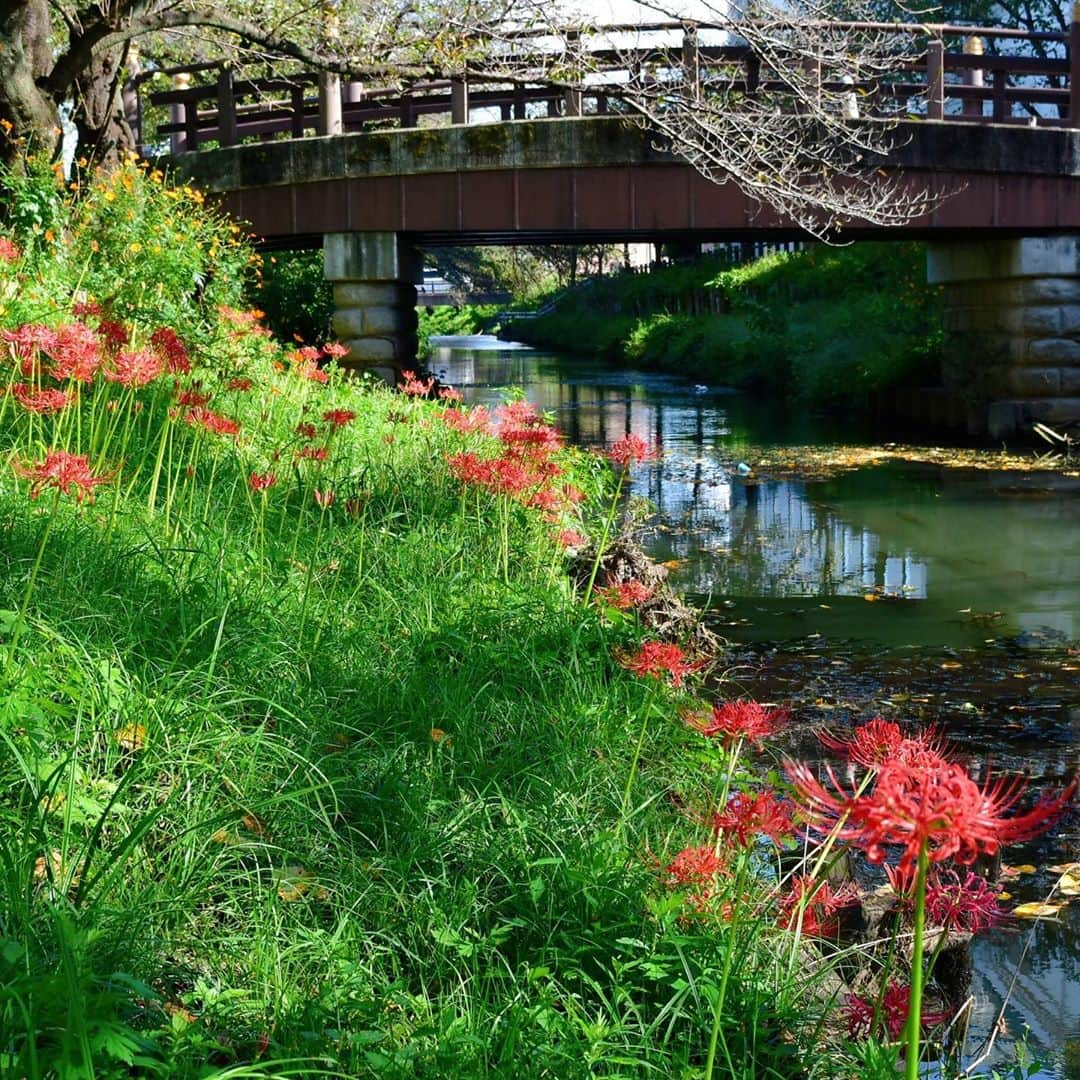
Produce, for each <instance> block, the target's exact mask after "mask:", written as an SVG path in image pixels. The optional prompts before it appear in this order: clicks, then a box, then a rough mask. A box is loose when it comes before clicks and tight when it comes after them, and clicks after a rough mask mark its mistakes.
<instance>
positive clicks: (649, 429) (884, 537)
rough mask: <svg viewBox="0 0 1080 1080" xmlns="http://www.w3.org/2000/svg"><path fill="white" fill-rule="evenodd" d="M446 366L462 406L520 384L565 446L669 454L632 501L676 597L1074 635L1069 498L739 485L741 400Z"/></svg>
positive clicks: (544, 366)
mask: <svg viewBox="0 0 1080 1080" xmlns="http://www.w3.org/2000/svg"><path fill="white" fill-rule="evenodd" d="M454 356H455V359H453V360H452V361H450V359H449V355H448V354H443V353H440V354H439V355H438V356H437V357H436V360H435V361H434V366H435V368H436V370H444V371H445V377H446V378H447V379H448V380H449V381H450V382H454V383H458V384H462V385H464V386H466V387H469V386H472V387H473V388H474V389H472V390H471V391H470V392H469V393H470V397H472V398H473V399H475V400H485V399H487V398H488V397H497V396H498V393H497V391H495V390H494V389H492V390H490V391H486V390H485V389H484V387H485V386H489V387H503V386H507V385H521V386H524V387H525V388H526V391H527V394H528V396H529V398H530V400H532V401H533V402H534V403H535V404H537V405H538V406H539V407H540V408H542V409H545V410H547V411H550V412H551V413H553V414H554V417H555V422H556V424H557V425H558V427H559V428H560V429H561V430H562V431H564V432H565V433H566V435H567V436H568V438H569V439H570V441H572V442H574V443H577V444H580V445H584V446H605V445H610V444H611V443H612V442H614V441H615V440H616V439H618V438H620V437H621V436H623V435H625V434H628V433H633V434H636V435H639V436H641V437H642V438H644V439H646V440H648V441H649V442H658V443H661V444H662V445H663V447H664V449H665V459H664V463H663V465H662V466H659V467H651V468H641V469H639V470H637V471H636V472H635V474H634V478H633V482H632V484H631V487H630V493H631V494H632V495H639V496H643V497H645V498H647V499H648V500H649V501H650V502H651V503H652V504H653V505H654V506H655V508H656V511H657V512H658V521H657V523H656V526H655V528H656V531H655V533H654V534H653V536H652V539H651V544H652V546H653V547H654V549H655V551H656V552H657V553H658V557H660V558H663V559H664V560H674V559H677V560H679V561H680V566H679V568H678V571H677V574H676V577H675V581H676V584H677V587H678V588H679V589H681V590H684V591H686V592H689V593H695V594H700V595H705V594H712V595H713V596H714V597H717V598H724V597H736V598H737V597H765V598H773V599H786V598H799V597H801V598H809V597H816V598H820V599H821V600H822V601H827V600H828V599H829V598H832V597H841V598H842V597H847V598H858V597H862V596H864V595H873V596H883V597H896V598H905V599H909V600H918V601H930V602H931V604H932V607H933V610H934V613H935V614H934V617H935V618H936V619H938V620H940V619H942V618H944V617H947V618H949V619H952V620H955V621H957V622H959V621H962V619H963V616H962V614H961V613H962V612H963V611H964V609H974V612H975V613H976V614H977V613H992V612H994V611H1000V612H1002V613H1003V615H1002V617H1001V619H1000V621H1001V623H1002V625H1008V626H1010V627H1011V628H1012V629H1014V630H1015V629H1029V630H1034V629H1037V628H1043V627H1050V628H1052V629H1053V630H1055V631H1058V632H1060V633H1061V634H1064V635H1065V636H1067V637H1070V638H1072V637H1075V636H1077V635H1078V634H1080V550H1078V549H1077V546H1076V543H1075V536H1076V531H1075V530H1076V529H1077V527H1078V526H1080V506H1077V504H1076V500H1075V499H1073V500H1070V499H1068V498H1063V497H1061V496H1055V495H1054V493H1053V492H1051V491H1044V490H1041V489H1039V488H1038V487H1036V488H1034V489H1033V490H1029V489H1027V488H1024V487H1023V486H1022V484H1023V481H1022V480H1018V478H1017V477H1016V476H1013V475H1006V476H1002V475H1000V474H997V475H995V474H989V473H987V474H972V473H966V472H959V471H945V472H941V471H940V470H938V469H935V468H929V467H917V466H907V467H905V466H884V467H879V468H876V469H864V470H860V471H858V472H855V473H849V474H846V475H843V476H838V477H836V478H834V479H832V480H830V481H825V482H815V483H812V484H808V483H805V482H802V481H770V482H763V483H748V482H747V481H746V480H744V479H743V478H742V477H741V476H739V475H738V472H737V470H736V468H735V465H736V464H737V462H738V461H739V459H740V445H742V446H744V447H746V451H745V452H746V453H747V454H750V455H752V451H751V450H750V449H749V443H747V442H746V437H745V435H744V434H742V433H741V432H740V431H739V430H738V428H737V426H736V425H735V424H734V423H733V421H732V416H733V415H737V414H738V412H744V411H745V409H746V407H747V406H746V403H745V402H741V401H739V402H738V404H736V405H735V408H734V409H731V408H729V407H728V406H729V405H732V404H733V403H734V402H735V401H737V399H729V398H727V397H724V396H718V395H715V394H711V393H708V392H705V393H694V392H693V390H692V388H690V387H686V386H685V385H684V384H681V383H679V382H677V381H676V380H674V379H664V378H663V377H657V376H646V375H642V374H640V373H635V372H625V371H615V370H601V371H597V370H594V369H588V370H587V371H582V372H580V374H581V377H575V376H576V375H578V373H579V371H580V369H577V368H574V367H570V366H569V365H560V363H559V361H557V360H555V359H552V358H545V357H543V356H537V355H536V354H534V353H531V352H529V351H528V350H520V351H516V350H511V351H493V350H477V351H476V352H473V353H471V354H458V353H455V354H454ZM444 357H446V358H445V359H444ZM458 357H460V358H458ZM751 464H753V461H752V457H751ZM1024 496H1033V497H1024ZM863 606H865V607H868V608H869V607H870V605H863ZM881 606H885V605H881ZM888 606H889V607H890V609H895V608H896V607H897V605H895V604H891V605H888ZM900 607H903V608H905V609H907V608H908V607H909V606H908V605H900ZM916 607H917V605H911V606H910V608H911V609H915V608H916ZM912 613H913V612H912ZM868 614H869V613H868ZM926 614H927V615H929V614H930V613H929V611H927V613H926ZM992 625H997V620H994V621H993V624H992ZM991 632H992V631H991ZM982 636H986V635H979V637H980V639H981V637H982Z"/></svg>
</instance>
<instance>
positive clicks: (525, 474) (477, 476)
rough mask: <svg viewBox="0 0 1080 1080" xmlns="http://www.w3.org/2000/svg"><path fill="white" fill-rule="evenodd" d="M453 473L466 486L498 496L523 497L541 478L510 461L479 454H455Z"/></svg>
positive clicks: (451, 463)
mask: <svg viewBox="0 0 1080 1080" xmlns="http://www.w3.org/2000/svg"><path fill="white" fill-rule="evenodd" d="M446 463H447V465H449V466H450V471H451V473H453V475H454V476H455V477H456V478H457V479H458V480H460V481H461V482H462V483H463V484H476V485H478V486H479V487H483V488H486V489H487V490H488V491H491V492H493V493H494V494H496V495H509V496H512V497H521V496H523V495H524V494H525V493H526V492H528V491H530V490H531V489H533V488H535V487H537V486H538V484H539V481H540V478H539V477H537V476H536V475H535V474H534V473H533V472H531V471H530V470H529V469H527V468H525V466H524V465H522V464H521V463H520V462H518V461H513V460H511V459H510V458H481V457H479V456H478V455H476V454H471V453H460V454H451V455H449V456H448V457H447V459H446Z"/></svg>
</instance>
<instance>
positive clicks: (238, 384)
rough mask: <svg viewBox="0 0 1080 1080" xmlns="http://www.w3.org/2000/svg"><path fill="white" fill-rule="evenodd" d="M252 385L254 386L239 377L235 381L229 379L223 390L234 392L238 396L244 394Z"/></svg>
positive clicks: (248, 380) (247, 380)
mask: <svg viewBox="0 0 1080 1080" xmlns="http://www.w3.org/2000/svg"><path fill="white" fill-rule="evenodd" d="M254 385H255V384H254V383H253V382H252V381H251V380H250V379H245V378H244V377H243V376H239V377H237V378H235V379H230V380H229V381H228V383H227V384H226V387H225V388H226V389H227V390H235V391H236V392H237V393H240V394H246V393H247V392H248V391H249V390H250V389H251V388H252V387H253V386H254Z"/></svg>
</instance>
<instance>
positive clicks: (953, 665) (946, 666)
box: [941, 660, 964, 671]
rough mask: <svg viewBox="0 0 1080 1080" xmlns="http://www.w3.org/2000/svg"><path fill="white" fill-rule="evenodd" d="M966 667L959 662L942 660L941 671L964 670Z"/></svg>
mask: <svg viewBox="0 0 1080 1080" xmlns="http://www.w3.org/2000/svg"><path fill="white" fill-rule="evenodd" d="M963 666H964V665H963V664H961V663H960V661H959V660H942V661H941V669H942V670H943V671H955V670H956V669H957V668H962V667H963Z"/></svg>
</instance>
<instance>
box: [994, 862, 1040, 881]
mask: <svg viewBox="0 0 1080 1080" xmlns="http://www.w3.org/2000/svg"><path fill="white" fill-rule="evenodd" d="M1037 870H1038V867H1036V866H1032V865H1031V863H1022V864H1021V865H1020V866H1003V867H1002V868H1001V876H1002V877H1003V878H1004V879H1005V880H1006V881H1011V880H1012V879H1013V878H1017V877H1019V876H1020V875H1021V874H1034V873H1036V872H1037Z"/></svg>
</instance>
